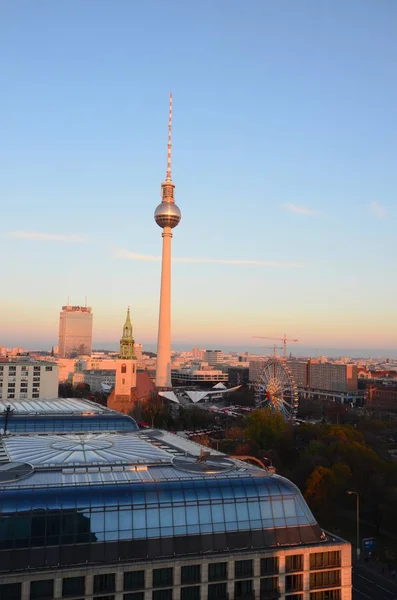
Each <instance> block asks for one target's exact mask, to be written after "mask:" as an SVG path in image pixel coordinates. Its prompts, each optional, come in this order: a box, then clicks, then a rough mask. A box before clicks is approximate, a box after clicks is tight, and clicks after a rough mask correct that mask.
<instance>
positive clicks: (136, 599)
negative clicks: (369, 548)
mask: <svg viewBox="0 0 397 600" xmlns="http://www.w3.org/2000/svg"><path fill="white" fill-rule="evenodd" d="M108 577H109V576H107V575H95V577H94V594H98V592H99V593H102V592H105V593H106V592H114V591H115V590H114V586H113V587H112V586H109V585H108V584H109V580H108V579H107V578H108ZM97 578H102V579H97ZM267 581H268V580H267V579H262V580H261V588H260V594H261V597H262V598H276V597H278V596H279V594H280V592H279V589H278V586H276V587H270V586H268V585H263V586H262V583H265V582H267ZM227 587H228V584H227V583H214V584H208V590H207V592H208V600H226V599H227V598H228V589H227ZM124 589H125V588H124ZM288 591H289V590H288V589H286V592H287V594H288ZM21 593H22V585H21V584H20V583H12V584H0V600H21ZM53 594H54V581H53V579H44V580H41V581H32V582H31V583H30V600H52V598H53ZM78 594H81V595H82V596H84V595H85V588H84V577H66V578H65V579H64V580H63V584H62V597H63V598H68V597H72V596H73V597H76V595H78ZM172 597H173V588H166V589H161V590H153V592H152V600H173V599H172ZM200 597H201V588H200V586H199V585H197V586H188V587H182V588H181V590H180V600H200ZM254 597H255V593H254V587H253V582H252V580H250V579H248V580H243V581H235V582H234V598H235V600H242V599H243V598H244V599H248V598H254ZM287 598H288V600H302V598H303V594H301V593H297V594H292V595H288V596H287ZM341 598H342V593H341V590H340V589H333V590H326V591H321V592H311V593H310V600H341ZM79 600H80V599H79ZM81 600H83V599H81ZM95 600H114V596H113V595H105V596H103V595H101V596H98V595H96V596H95ZM123 600H144V592H133V593H126V594H124V595H123Z"/></svg>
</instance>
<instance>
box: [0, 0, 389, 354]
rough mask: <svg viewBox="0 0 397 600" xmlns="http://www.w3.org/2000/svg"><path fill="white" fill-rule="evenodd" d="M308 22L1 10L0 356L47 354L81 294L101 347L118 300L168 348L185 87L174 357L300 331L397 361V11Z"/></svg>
mask: <svg viewBox="0 0 397 600" xmlns="http://www.w3.org/2000/svg"><path fill="white" fill-rule="evenodd" d="M363 4H364V5H365V9H363ZM304 5H305V7H306V8H307V10H309V15H310V17H309V16H308V13H307V12H306V11H305V10H302V7H299V8H297V7H294V6H293V5H292V4H291V3H289V4H288V11H287V14H286V13H285V7H284V8H283V7H282V6H281V5H280V6H276V5H271V4H270V3H269V4H267V3H262V2H254V1H252V2H251V3H250V11H247V10H243V9H242V8H241V5H239V3H237V2H228V3H227V4H226V2H222V1H221V2H219V4H218V5H217V7H216V8H215V7H213V6H211V4H210V3H209V2H204V3H203V4H202V7H201V8H200V10H199V9H197V8H194V7H191V8H190V10H189V11H188V12H186V9H185V8H184V5H183V3H182V2H177V1H176V2H173V3H171V7H169V6H168V5H167V6H166V5H164V4H162V3H160V2H153V3H152V7H153V6H155V7H156V10H155V11H153V10H152V9H151V8H150V7H149V6H139V7H132V6H131V5H130V4H129V3H127V2H122V1H121V2H119V3H118V10H115V11H113V10H110V9H109V7H108V6H106V3H104V2H96V3H95V7H96V10H95V19H94V20H93V21H92V19H91V17H92V10H93V6H94V4H93V3H92V2H87V3H85V4H84V6H80V7H79V11H78V15H79V18H78V19H77V18H76V10H75V7H76V4H73V3H68V5H58V6H52V5H51V3H49V2H43V3H42V6H43V7H45V10H43V11H35V10H34V9H32V8H31V7H29V6H28V5H22V4H19V6H18V3H15V2H12V3H11V2H6V3H5V8H4V9H3V19H2V23H1V24H0V31H1V33H2V35H1V36H0V47H1V48H2V49H3V55H6V56H7V58H8V60H7V64H6V65H5V66H4V69H3V72H2V74H1V75H0V77H1V80H2V83H3V88H4V89H5V90H6V93H5V95H4V97H3V99H2V105H3V111H2V114H1V115H0V119H1V125H2V130H3V132H4V133H3V144H2V145H1V154H2V160H3V165H4V168H3V171H4V172H3V175H2V178H1V181H0V193H1V194H2V197H3V218H2V224H1V229H0V248H1V250H2V253H3V255H4V256H11V257H12V266H13V268H12V269H11V267H10V264H11V263H8V264H7V265H6V280H5V281H6V285H4V286H2V291H1V304H2V311H1V314H0V344H3V345H7V346H8V345H10V346H11V345H12V346H19V345H22V346H26V347H43V346H44V345H46V346H47V347H51V346H52V345H55V343H56V338H57V320H58V315H59V310H60V306H62V304H64V303H65V300H66V298H67V296H69V295H70V297H71V299H72V300H73V302H74V303H75V304H83V299H84V297H85V296H87V297H88V299H89V302H90V305H91V306H93V311H94V313H95V317H94V333H93V338H94V347H95V346H98V345H101V344H104V343H108V344H117V342H116V340H117V339H118V336H119V322H120V316H121V315H123V314H124V313H125V305H126V304H130V305H131V318H132V322H133V326H134V331H135V337H136V339H137V340H138V341H139V342H142V343H144V344H145V345H148V346H149V345H150V344H155V339H156V335H157V325H158V297H159V281H160V266H161V263H160V254H161V245H160V241H159V236H158V229H157V227H156V225H155V224H154V223H153V219H152V212H153V211H152V209H153V206H156V203H157V202H158V196H157V194H158V182H159V176H161V173H162V172H163V170H164V162H165V135H166V132H165V126H164V123H165V119H166V118H167V116H166V115H167V112H166V111H167V106H166V101H167V96H168V94H169V91H170V89H172V91H173V93H174V105H175V108H176V110H177V111H178V128H177V130H176V131H175V138H176V143H175V162H174V172H175V180H176V181H177V182H178V191H177V195H176V200H177V202H178V203H180V205H181V206H183V211H184V216H183V219H184V220H183V228H181V230H180V231H179V230H178V236H177V237H176V238H175V243H174V248H173V253H174V258H173V295H172V304H173V315H172V317H173V318H172V332H173V333H172V346H173V347H176V346H178V345H186V346H187V345H188V344H190V345H191V346H193V345H196V344H198V345H206V346H207V345H208V346H215V345H216V346H217V347H218V346H220V347H224V348H227V347H229V346H232V345H234V346H237V345H241V346H245V347H249V346H250V345H251V344H252V342H251V337H252V336H253V335H268V336H272V337H273V336H274V337H278V336H280V334H282V333H283V332H284V331H287V333H288V335H291V336H293V337H297V338H299V339H300V340H301V344H300V345H301V346H302V347H312V348H319V349H321V348H322V347H327V348H332V347H336V348H340V349H342V348H346V349H348V348H357V349H360V348H362V349H371V348H373V349H374V350H376V349H377V348H379V349H382V351H384V350H387V349H389V350H390V355H392V353H393V352H394V353H395V352H396V339H397V324H396V319H395V308H394V298H395V297H396V293H397V283H396V281H395V277H393V272H394V263H393V256H394V254H393V253H395V233H394V230H395V223H396V214H397V211H396V192H397V187H396V182H395V177H394V163H393V149H394V148H395V147H396V141H397V140H396V127H395V125H396V115H395V108H394V107H395V102H396V99H397V85H396V83H395V79H393V77H391V76H390V73H391V68H392V67H391V65H393V63H394V62H395V58H397V41H396V39H395V36H394V32H393V29H394V28H393V26H392V23H393V21H395V19H394V18H393V17H394V16H395V17H397V7H395V6H392V5H391V4H388V6H387V8H386V6H382V5H379V4H377V5H376V6H375V5H374V4H372V3H370V2H364V3H363V2H358V1H353V2H351V3H349V5H348V6H345V5H342V3H340V4H334V5H333V6H332V7H319V6H318V4H316V3H315V2H314V1H307V2H305V3H304ZM21 6H23V10H22V13H23V14H24V15H26V19H23V18H20V16H21ZM226 8H227V10H226ZM225 15H227V18H225ZM131 20H132V21H134V22H139V23H140V27H139V28H137V30H136V32H135V35H134V36H130V35H129V34H130V29H129V27H130V22H131ZM149 24H150V27H149ZM167 25H170V26H172V27H173V28H175V30H176V31H177V32H178V35H177V36H175V37H174V38H173V37H171V38H170V39H169V40H168V42H167V46H166V47H164V45H163V42H162V35H161V32H162V31H163V30H164V27H166V26H167ZM62 32H63V33H68V32H69V33H70V32H73V34H74V44H73V48H71V47H70V44H69V41H68V40H69V37H68V35H64V36H63V35H61V34H62ZM203 38H205V39H206V41H207V43H206V44H204V45H203V42H202V40H203ZM49 46H50V47H52V49H53V52H51V53H49V52H48V47H49ZM181 48H183V49H184V52H181V51H180V49H181ZM165 65H167V66H168V68H165ZM87 73H88V76H87ZM15 207H17V208H18V209H17V210H16V209H15ZM203 213H204V214H205V215H206V216H207V221H206V222H205V223H204V224H203V225H200V228H198V226H197V223H199V222H200V223H201V222H202V214H203ZM27 263H29V268H27V266H26V265H27ZM120 290H122V293H120ZM32 314H33V315H34V319H32ZM95 340H98V343H96V342H95ZM116 347H117V346H116ZM297 351H298V349H297V348H296V349H295V348H294V349H293V352H297Z"/></svg>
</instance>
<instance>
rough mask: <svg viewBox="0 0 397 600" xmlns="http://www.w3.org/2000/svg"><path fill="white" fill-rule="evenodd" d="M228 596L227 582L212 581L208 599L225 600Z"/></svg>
mask: <svg viewBox="0 0 397 600" xmlns="http://www.w3.org/2000/svg"><path fill="white" fill-rule="evenodd" d="M225 598H227V583H211V584H210V585H209V586H208V600H225Z"/></svg>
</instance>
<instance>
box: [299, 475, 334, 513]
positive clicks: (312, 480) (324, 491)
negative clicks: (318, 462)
mask: <svg viewBox="0 0 397 600" xmlns="http://www.w3.org/2000/svg"><path fill="white" fill-rule="evenodd" d="M334 484H335V481H334V474H333V473H332V470H331V469H327V468H326V467H321V466H319V467H316V468H315V469H314V471H313V472H312V473H311V475H310V477H309V478H308V480H307V482H306V489H305V498H306V499H307V501H308V502H309V503H310V504H311V506H313V508H317V509H319V508H321V507H324V506H325V505H326V504H327V502H328V501H329V500H330V495H331V492H332V488H333V486H334Z"/></svg>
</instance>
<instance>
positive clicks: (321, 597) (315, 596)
mask: <svg viewBox="0 0 397 600" xmlns="http://www.w3.org/2000/svg"><path fill="white" fill-rule="evenodd" d="M310 600H342V592H341V590H324V591H323V592H310Z"/></svg>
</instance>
